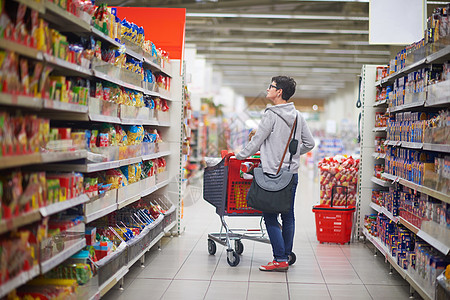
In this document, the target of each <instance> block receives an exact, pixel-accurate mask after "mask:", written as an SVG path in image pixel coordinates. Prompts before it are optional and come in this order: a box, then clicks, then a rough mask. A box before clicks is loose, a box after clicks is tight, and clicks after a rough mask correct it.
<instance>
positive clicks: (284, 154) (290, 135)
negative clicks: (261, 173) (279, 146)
mask: <svg viewBox="0 0 450 300" xmlns="http://www.w3.org/2000/svg"><path fill="white" fill-rule="evenodd" d="M294 128H297V117H296V118H295V121H294V125H293V126H292V129H291V134H289V140H288V142H287V144H286V148H284V153H283V157H282V158H281V162H280V165H279V166H278V170H277V175H278V173H280V170H281V166H282V165H283V161H284V157H285V156H286V152H287V149H288V147H289V143H290V142H291V138H292V133H294ZM291 158H292V155H291ZM289 163H290V162H289Z"/></svg>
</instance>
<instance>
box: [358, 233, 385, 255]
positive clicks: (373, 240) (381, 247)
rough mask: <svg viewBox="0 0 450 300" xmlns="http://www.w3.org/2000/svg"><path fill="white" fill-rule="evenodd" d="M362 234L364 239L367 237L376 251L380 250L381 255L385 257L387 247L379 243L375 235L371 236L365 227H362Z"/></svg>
mask: <svg viewBox="0 0 450 300" xmlns="http://www.w3.org/2000/svg"><path fill="white" fill-rule="evenodd" d="M363 234H364V236H365V237H366V239H368V240H369V241H370V242H371V243H372V244H373V245H374V246H375V247H376V248H377V249H378V251H380V252H381V253H382V254H383V256H385V257H386V253H387V248H386V247H385V246H384V245H383V244H382V243H380V241H379V239H377V238H376V237H374V236H372V235H371V234H370V233H369V232H368V231H367V229H366V228H364V229H363Z"/></svg>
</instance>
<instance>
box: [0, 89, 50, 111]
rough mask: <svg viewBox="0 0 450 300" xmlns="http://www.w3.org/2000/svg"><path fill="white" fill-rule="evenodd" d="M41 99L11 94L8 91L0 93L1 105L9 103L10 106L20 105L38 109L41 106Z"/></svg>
mask: <svg viewBox="0 0 450 300" xmlns="http://www.w3.org/2000/svg"><path fill="white" fill-rule="evenodd" d="M42 102H43V101H42V99H41V98H35V97H29V96H22V95H13V94H8V93H0V104H1V105H10V106H20V107H29V108H36V109H40V108H41V107H42Z"/></svg>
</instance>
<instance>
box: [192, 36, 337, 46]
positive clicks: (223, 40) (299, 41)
mask: <svg viewBox="0 0 450 300" xmlns="http://www.w3.org/2000/svg"><path fill="white" fill-rule="evenodd" d="M199 40H203V39H202V38H197V37H187V38H186V41H187V42H192V41H199ZM206 41H207V42H208V43H210V42H217V43H236V42H245V43H263V44H305V45H330V44H332V41H330V40H303V39H256V38H238V37H235V38H207V40H206Z"/></svg>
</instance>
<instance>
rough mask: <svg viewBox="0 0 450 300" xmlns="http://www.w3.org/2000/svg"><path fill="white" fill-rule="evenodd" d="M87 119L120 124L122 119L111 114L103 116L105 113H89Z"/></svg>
mask: <svg viewBox="0 0 450 300" xmlns="http://www.w3.org/2000/svg"><path fill="white" fill-rule="evenodd" d="M89 119H90V120H91V121H96V122H107V123H114V124H122V121H121V120H120V118H119V117H112V116H105V115H97V114H91V113H90V114H89Z"/></svg>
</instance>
